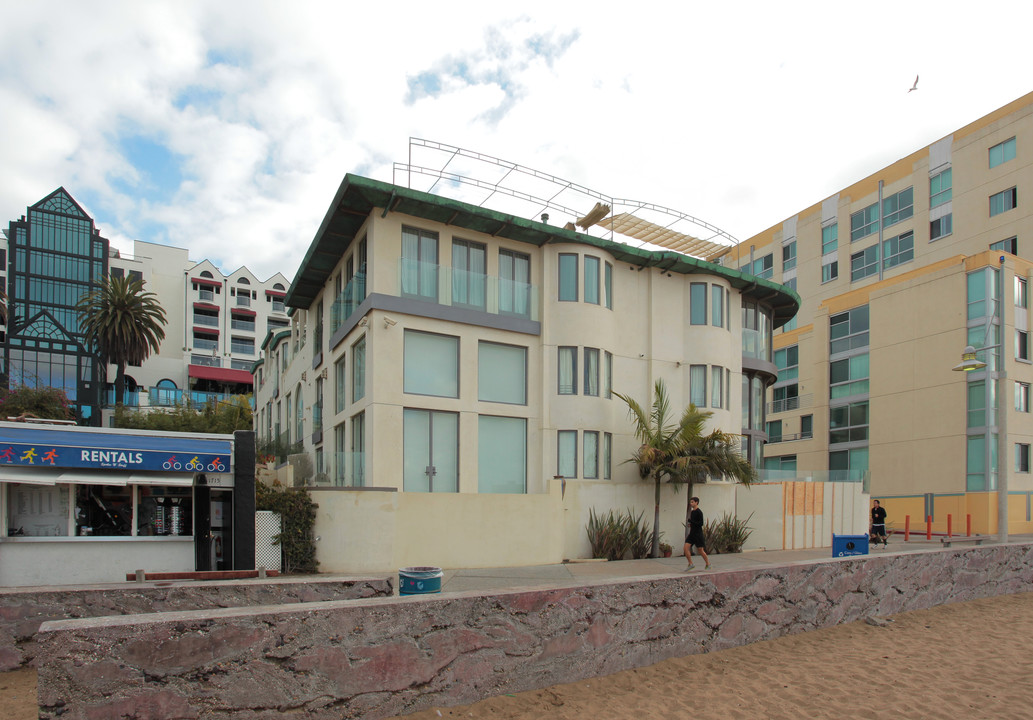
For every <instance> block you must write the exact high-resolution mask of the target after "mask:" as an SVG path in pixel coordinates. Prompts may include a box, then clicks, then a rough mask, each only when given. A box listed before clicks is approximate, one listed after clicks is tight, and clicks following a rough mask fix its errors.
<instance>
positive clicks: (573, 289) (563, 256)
mask: <svg viewBox="0 0 1033 720" xmlns="http://www.w3.org/2000/svg"><path fill="white" fill-rule="evenodd" d="M577 261H578V256H577V255H571V254H567V253H560V258H559V273H560V277H559V281H560V301H561V302H577V299H578V288H577Z"/></svg>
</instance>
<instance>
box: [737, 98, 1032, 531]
mask: <svg viewBox="0 0 1033 720" xmlns="http://www.w3.org/2000/svg"><path fill="white" fill-rule="evenodd" d="M1031 194H1033V94H1030V95H1026V96H1024V97H1022V98H1020V99H1018V100H1016V101H1015V102H1012V103H1010V104H1009V105H1007V106H1005V107H1003V108H1001V109H999V110H997V111H996V112H993V113H991V114H989V115H987V116H986V117H983V118H980V119H979V120H976V121H975V122H973V123H971V124H969V125H967V126H965V127H963V128H960V129H959V130H957V131H956V132H954V133H952V134H951V135H948V136H947V137H944V138H941V139H940V140H937V141H936V142H934V143H932V144H930V145H928V146H927V147H924V148H922V149H920V150H918V151H916V152H914V153H912V154H911V155H909V156H907V157H905V158H902V159H900V160H899V161H897V162H895V163H893V164H892V165H889V166H888V167H885V168H883V169H881V170H879V171H878V172H876V173H873V174H872V175H870V176H868V177H866V178H864V179H862V180H860V181H858V182H856V183H854V184H853V185H851V186H849V187H846V188H844V189H842V190H841V191H840V192H838V193H836V194H835V195H833V196H831V197H828V198H825V199H823V200H821V201H820V202H818V203H816V204H814V205H812V206H811V207H809V208H806V209H804V210H802V211H800V212H799V213H797V214H795V215H793V216H791V217H789V218H786V219H785V220H784V221H783V222H781V223H779V224H777V225H775V226H774V227H772V228H770V229H768V230H767V231H765V232H763V233H760V234H759V235H757V236H755V237H753V238H750V239H749V240H747V241H745V242H743V243H741V244H740V245H738V246H737V247H735V248H734V249H733V250H731V251H730V252H729V253H728V254H726V255H725V256H724V257H722V258H720V259H719V261H720V262H723V263H725V264H727V265H729V266H730V267H736V268H739V269H741V270H744V271H748V272H752V273H753V274H756V275H758V276H760V277H765V278H768V279H771V280H775V281H776V282H780V283H784V284H786V285H788V286H789V287H792V288H794V289H795V290H796V291H797V292H798V293H799V295H800V297H801V298H802V306H801V310H800V313H799V314H798V315H797V317H796V318H795V319H794V320H793V321H792V322H791V323H789V324H787V325H785V326H783V327H782V329H781V330H780V331H779V332H778V333H776V334H775V336H774V341H773V342H774V351H775V353H774V359H775V362H776V365H777V367H778V378H777V381H776V382H775V384H774V385H773V386H772V387H771V389H770V390H769V391H768V404H767V407H766V408H765V410H766V416H765V422H766V431H767V436H768V437H767V444H766V445H765V448H764V467H765V468H766V469H767V470H768V471H769V472H768V475H769V477H774V476H778V475H780V474H784V475H787V476H799V477H804V476H810V477H814V478H816V479H817V478H834V479H835V478H844V477H846V478H851V479H861V480H863V481H865V482H867V483H868V487H869V488H870V492H871V496H872V497H878V498H886V499H887V501H886V502H884V504H887V505H888V507H889V514H890V519H891V523H892V525H893V526H894V528H895V529H903V525H904V520H905V516H910V518H911V524H912V530H914V529H915V528H916V526H918V527H920V528H921V529H924V525H923V523H924V519H925V518H926V517H932V520H933V523H934V526H935V529H936V530H937V531H944V530H945V527H946V523H947V516H948V515H950V516H951V519H952V521H953V529H954V532H958V530H959V528H960V530H961V531H962V532H964V531H965V529H966V523H968V522H970V523H971V527H972V530H973V532H995V531H996V530H997V511H996V502H997V498H996V495H997V490H998V488H999V487H1000V486H1002V485H1004V486H1005V487H1006V488H1007V491H1008V493H1007V495H1008V520H1009V523H1008V524H1009V526H1010V529H1011V531H1012V532H1022V531H1024V532H1030V531H1033V524H1031V522H1030V520H1031V517H1030V513H1031V496H1033V475H1031V473H1030V446H1031V444H1033V423H1031V418H1030V414H1029V413H1030V384H1031V383H1033V364H1031V349H1030V318H1029V313H1030V310H1029V294H1028V288H1029V282H1030V277H1031V274H1033V273H1031V269H1033V262H1031V261H1033V213H1031V209H1033V203H1031V202H1030V199H1031ZM966 346H972V349H973V350H974V351H975V356H974V359H975V360H976V361H977V362H976V363H975V365H980V364H983V363H985V367H977V368H976V369H974V370H971V371H968V372H964V371H959V369H956V368H957V366H959V364H960V363H961V361H962V353H963V351H964V349H965V348H966Z"/></svg>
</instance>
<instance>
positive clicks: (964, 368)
mask: <svg viewBox="0 0 1033 720" xmlns="http://www.w3.org/2000/svg"><path fill="white" fill-rule="evenodd" d="M1000 262H1001V265H1002V268H1001V269H1000V270H998V276H999V279H1000V282H1001V287H1002V288H1003V286H1004V277H1003V264H1004V256H1003V255H1002V256H1001V259H1000ZM994 284H995V288H994V289H995V291H996V289H997V288H996V282H995V283H994ZM995 294H996V295H997V297H996V298H995V299H993V300H992V302H993V314H992V315H991V316H990V321H989V323H988V324H987V328H986V334H985V335H984V336H983V347H981V348H979V349H978V350H977V349H976V348H975V347H973V346H972V345H966V346H965V350H964V351H963V352H962V354H961V362H960V363H958V364H957V365H955V366H954V367H953V368H952V369H953V370H955V371H956V372H964V373H970V372H974V371H976V370H985V372H986V376H985V378H984V380H983V385H984V389H985V391H986V394H985V397H986V401H985V402H986V407H985V413H986V416H985V417H986V441H985V447H984V453H985V455H984V460H983V472H984V477H985V478H986V484H987V490H989V489H990V466H991V462H990V442H991V440H992V438H993V433H992V432H991V428H992V427H993V425H991V424H990V410H991V409H992V408H993V393H992V392H991V388H992V383H993V382H995V381H996V382H999V383H1000V386H999V387H998V393H997V412H996V414H995V416H994V419H995V420H996V421H997V422H996V424H997V443H998V445H997V539H998V542H1001V543H1006V542H1008V462H1009V459H1008V408H1007V407H1005V406H1004V404H1003V403H1004V402H1005V400H1004V398H1003V397H1002V396H1001V391H1002V390H1003V388H1004V383H1003V382H1001V381H1002V380H1004V379H1005V378H1006V377H1007V375H1008V373H1007V372H1006V371H1004V370H999V371H997V372H995V370H994V367H992V365H996V364H997V363H993V364H992V365H991V364H989V363H987V362H984V361H982V360H979V359H978V357H977V355H978V354H979V353H981V352H986V353H989V352H993V351H994V349H995V348H996V347H997V345H996V344H995V345H991V346H989V347H987V345H986V343H987V341H988V340H989V339H990V333H991V332H992V331H993V328H994V321H995V320H996V319H997V317H998V315H997V305H998V303H1000V302H1002V295H1001V293H998V292H995ZM1002 342H1003V333H1002ZM987 359H989V356H987ZM1001 364H1002V365H1003V364H1004V353H1003V352H1002V353H1001ZM994 375H996V377H994Z"/></svg>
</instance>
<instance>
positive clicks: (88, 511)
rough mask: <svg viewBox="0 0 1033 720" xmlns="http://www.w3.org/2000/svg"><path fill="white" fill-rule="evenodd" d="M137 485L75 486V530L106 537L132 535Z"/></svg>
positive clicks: (81, 533)
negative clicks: (134, 486) (134, 491)
mask: <svg viewBox="0 0 1033 720" xmlns="http://www.w3.org/2000/svg"><path fill="white" fill-rule="evenodd" d="M132 530H133V489H132V488H131V487H123V486H118V485H78V486H76V488H75V534H76V535H94V536H103V537H112V536H126V535H131V534H132Z"/></svg>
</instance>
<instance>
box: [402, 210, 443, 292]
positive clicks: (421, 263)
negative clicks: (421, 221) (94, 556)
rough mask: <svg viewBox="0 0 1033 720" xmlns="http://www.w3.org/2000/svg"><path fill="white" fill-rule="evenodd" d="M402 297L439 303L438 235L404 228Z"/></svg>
mask: <svg viewBox="0 0 1033 720" xmlns="http://www.w3.org/2000/svg"><path fill="white" fill-rule="evenodd" d="M402 295H405V296H407V297H416V298H420V299H422V300H431V301H434V302H437V299H438V234H437V233H436V232H431V231H430V230H419V229H416V228H410V227H403V228H402Z"/></svg>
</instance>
